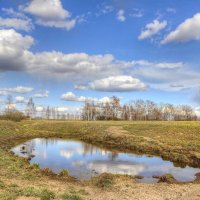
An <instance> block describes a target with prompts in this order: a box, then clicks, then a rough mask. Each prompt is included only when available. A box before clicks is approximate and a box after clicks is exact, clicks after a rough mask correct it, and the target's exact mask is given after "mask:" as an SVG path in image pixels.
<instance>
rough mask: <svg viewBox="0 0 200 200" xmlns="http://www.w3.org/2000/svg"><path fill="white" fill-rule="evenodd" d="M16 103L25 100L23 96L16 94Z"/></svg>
mask: <svg viewBox="0 0 200 200" xmlns="http://www.w3.org/2000/svg"><path fill="white" fill-rule="evenodd" d="M15 100H16V103H24V102H25V98H24V97H22V96H17V97H15Z"/></svg>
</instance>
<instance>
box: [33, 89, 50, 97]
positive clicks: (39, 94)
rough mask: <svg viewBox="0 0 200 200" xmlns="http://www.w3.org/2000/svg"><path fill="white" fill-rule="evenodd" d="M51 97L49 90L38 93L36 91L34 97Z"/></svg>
mask: <svg viewBox="0 0 200 200" xmlns="http://www.w3.org/2000/svg"><path fill="white" fill-rule="evenodd" d="M47 97H49V91H47V90H46V91H44V92H38V93H35V94H34V96H33V98H47Z"/></svg>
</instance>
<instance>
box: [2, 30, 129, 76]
mask: <svg viewBox="0 0 200 200" xmlns="http://www.w3.org/2000/svg"><path fill="white" fill-rule="evenodd" d="M33 43H34V39H33V38H32V37H30V36H23V35H21V34H20V33H18V32H16V31H15V30H13V29H10V30H0V71H20V70H23V71H27V72H29V73H32V74H37V75H39V76H43V77H50V78H59V79H66V78H70V79H80V78H83V77H84V78H86V79H95V78H97V77H98V78H101V77H105V76H108V75H116V74H119V73H120V70H121V69H123V68H126V67H129V66H130V65H131V62H125V61H118V60H116V59H115V58H114V56H112V55H110V54H105V55H88V54H86V53H73V54H63V53H61V52H55V51H52V52H41V53H35V54H34V53H32V52H31V51H29V48H30V46H31V45H32V44H33Z"/></svg>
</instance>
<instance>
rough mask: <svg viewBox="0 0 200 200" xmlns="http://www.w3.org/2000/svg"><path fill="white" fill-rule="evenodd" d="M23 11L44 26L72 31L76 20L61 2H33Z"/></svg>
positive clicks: (23, 8) (33, 0) (46, 0)
mask: <svg viewBox="0 0 200 200" xmlns="http://www.w3.org/2000/svg"><path fill="white" fill-rule="evenodd" d="M21 10H23V11H24V12H26V13H29V14H31V15H33V16H35V17H36V18H37V20H36V23H37V24H39V25H43V26H49V27H56V28H65V29H67V30H70V29H72V28H73V27H74V26H75V25H76V20H75V19H71V14H70V12H69V11H68V10H65V9H64V8H63V6H62V3H61V1H60V0H32V1H31V2H30V3H28V4H27V5H26V6H21Z"/></svg>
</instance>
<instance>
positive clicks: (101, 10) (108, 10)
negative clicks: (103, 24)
mask: <svg viewBox="0 0 200 200" xmlns="http://www.w3.org/2000/svg"><path fill="white" fill-rule="evenodd" d="M98 9H99V11H98V12H97V13H96V16H97V17H99V16H101V15H105V14H108V13H111V12H113V11H114V7H113V6H111V5H107V4H105V3H103V4H102V5H101V6H98Z"/></svg>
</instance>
